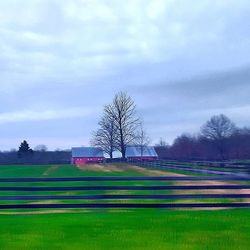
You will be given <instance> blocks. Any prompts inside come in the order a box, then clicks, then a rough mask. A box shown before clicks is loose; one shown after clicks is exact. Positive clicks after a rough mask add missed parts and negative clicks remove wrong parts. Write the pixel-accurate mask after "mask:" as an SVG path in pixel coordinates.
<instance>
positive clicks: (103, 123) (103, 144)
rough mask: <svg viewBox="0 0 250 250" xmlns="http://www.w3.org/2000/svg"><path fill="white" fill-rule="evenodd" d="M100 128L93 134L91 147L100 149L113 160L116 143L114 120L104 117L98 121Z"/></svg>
mask: <svg viewBox="0 0 250 250" xmlns="http://www.w3.org/2000/svg"><path fill="white" fill-rule="evenodd" d="M98 125H99V126H100V128H99V129H98V130H97V131H96V132H94V133H93V138H92V141H91V145H93V146H97V147H100V148H101V149H102V150H103V151H104V152H105V153H107V154H109V156H110V158H113V152H114V150H115V145H116V144H115V143H116V127H115V123H114V120H113V119H112V118H111V117H108V116H107V115H104V116H103V117H102V118H101V120H100V121H99V123H98Z"/></svg>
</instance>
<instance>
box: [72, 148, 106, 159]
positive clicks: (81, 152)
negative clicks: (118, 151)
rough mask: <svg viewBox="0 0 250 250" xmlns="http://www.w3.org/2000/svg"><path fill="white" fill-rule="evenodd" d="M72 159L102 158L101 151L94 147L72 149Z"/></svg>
mask: <svg viewBox="0 0 250 250" xmlns="http://www.w3.org/2000/svg"><path fill="white" fill-rule="evenodd" d="M72 157H104V153H103V150H102V149H101V148H95V147H77V148H72Z"/></svg>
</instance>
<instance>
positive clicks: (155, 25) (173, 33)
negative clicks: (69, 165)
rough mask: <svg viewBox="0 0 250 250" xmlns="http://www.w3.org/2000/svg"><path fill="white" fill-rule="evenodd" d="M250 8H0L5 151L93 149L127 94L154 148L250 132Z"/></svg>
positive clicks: (41, 0) (117, 1)
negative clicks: (221, 123) (118, 98)
mask: <svg viewBox="0 0 250 250" xmlns="http://www.w3.org/2000/svg"><path fill="white" fill-rule="evenodd" d="M249 17H250V3H249V0H237V1H236V0H202V1H197V0H126V1H122V0H67V1H61V0H0V150H7V149H10V148H17V147H18V144H19V143H20V141H21V140H23V139H27V140H28V142H29V143H30V144H31V146H35V145H37V144H46V145H48V146H49V148H50V149H55V148H63V149H65V148H70V147H71V146H80V145H88V143H89V139H90V134H91V131H92V130H93V129H95V128H96V127H97V121H98V117H99V116H100V114H101V112H102V108H103V105H104V104H107V103H109V102H110V101H111V100H112V98H113V95H114V94H115V93H116V92H117V91H120V90H122V91H127V92H128V94H129V95H131V96H132V98H133V99H134V100H135V102H136V104H137V108H138V112H139V114H140V115H141V116H142V117H143V119H144V122H145V127H146V129H147V131H148V133H149V134H150V136H151V138H152V140H153V142H157V141H158V140H159V138H160V137H163V138H164V139H166V141H168V142H169V143H171V142H172V140H173V139H174V138H175V137H176V136H177V135H179V134H181V133H182V132H189V133H194V132H197V131H199V128H200V126H201V125H202V124H203V123H204V122H205V121H206V120H207V119H208V118H209V117H210V116H211V115H214V114H220V113H224V114H226V115H227V116H229V117H230V118H231V119H232V120H234V121H235V122H236V123H237V124H238V125H239V126H250V56H249V55H250V22H249Z"/></svg>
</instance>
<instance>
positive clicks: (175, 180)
mask: <svg viewBox="0 0 250 250" xmlns="http://www.w3.org/2000/svg"><path fill="white" fill-rule="evenodd" d="M197 181H198V182H199V183H200V182H201V181H216V182H219V183H221V184H219V185H209V184H208V185H206V184H204V185H196V183H195V182H197ZM185 182H186V183H185ZM187 182H188V183H187ZM190 182H192V184H191V185H190V184H189V183H190ZM67 183H68V184H67ZM121 183H123V184H122V185H121ZM152 183H153V184H152ZM228 183H232V184H228ZM57 184H59V185H57ZM62 185H63V186H62ZM187 190H193V191H195V193H189V194H187V193H185V192H186V191H187ZM204 190H206V192H205V193H204ZM208 190H209V191H210V190H217V191H218V190H219V191H225V190H227V193H223V192H221V193H214V192H211V193H208ZM240 190H245V192H240ZM249 190H250V178H248V177H237V176H177V177H173V176H152V177H149V176H140V177H139V176H138V177H135V176H134V177H127V176H123V177H118V176H112V177H107V176H103V177H101V176H98V177H64V178H52V177H50V178H0V209H1V210H5V209H51V208H53V209H58V208H64V209H66V208H249V207H250V202H249V200H248V199H249V198H250V192H248V191H249ZM65 191H67V192H70V193H72V192H73V193H74V192H77V194H76V195H72V194H69V195H67V194H66V195H65V194H62V193H60V192H65ZM114 191H115V193H114ZM131 191H132V193H131ZM177 191H178V193H176V192H177ZM182 191H185V192H184V193H182V194H181V193H179V192H182ZM230 191H233V192H232V193H230ZM50 192H53V193H51V194H50ZM81 192H83V193H81ZM98 192H100V193H98ZM110 192H111V193H110ZM119 192H121V193H120V194H119ZM124 192H125V193H124ZM126 192H127V193H126ZM133 192H134V193H133ZM138 192H139V193H138ZM147 192H148V193H147ZM164 192H165V193H164ZM197 192H200V193H197ZM55 193H56V194H55ZM190 199H191V200H192V202H190ZM206 199H207V201H206ZM209 199H212V202H211V200H210V201H209ZM224 199H229V201H227V202H224ZM230 199H233V200H230ZM48 200H49V201H51V200H53V201H57V202H56V203H55V204H53V203H52V204H51V203H49V204H46V201H48ZM185 200H189V202H185ZM38 201H39V202H40V203H37V202H38ZM42 201H43V202H45V203H43V202H42ZM183 201H184V202H183ZM13 202H14V204H13ZM58 202H60V203H58ZM68 202H70V203H68Z"/></svg>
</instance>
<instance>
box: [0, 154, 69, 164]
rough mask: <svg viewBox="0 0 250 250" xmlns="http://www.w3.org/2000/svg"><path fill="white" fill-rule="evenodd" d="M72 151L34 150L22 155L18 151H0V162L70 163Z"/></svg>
mask: <svg viewBox="0 0 250 250" xmlns="http://www.w3.org/2000/svg"><path fill="white" fill-rule="evenodd" d="M70 162H71V151H44V152H43V151H33V152H32V153H31V154H29V155H27V156H22V157H20V156H19V155H18V151H11V152H0V164H2V165H4V164H69V163H70Z"/></svg>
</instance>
